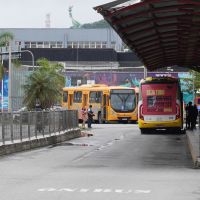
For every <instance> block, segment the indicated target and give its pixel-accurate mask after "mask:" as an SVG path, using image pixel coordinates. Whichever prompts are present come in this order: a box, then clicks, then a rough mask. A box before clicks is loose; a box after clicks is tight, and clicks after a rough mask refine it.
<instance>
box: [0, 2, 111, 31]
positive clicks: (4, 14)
mask: <svg viewBox="0 0 200 200" xmlns="http://www.w3.org/2000/svg"><path fill="white" fill-rule="evenodd" d="M111 1H113V0H0V8H1V11H0V28H31V27H32V28H44V27H45V20H46V15H47V14H48V13H49V14H50V20H51V27H52V28H68V27H70V26H72V23H71V20H70V18H69V13H68V8H69V6H73V10H72V14H73V17H74V19H76V20H77V21H78V22H80V23H81V24H83V23H88V22H89V23H90V22H94V21H97V20H101V19H103V17H102V16H101V15H100V14H99V13H97V12H96V11H95V10H93V7H95V6H98V5H101V4H104V3H108V2H111Z"/></svg>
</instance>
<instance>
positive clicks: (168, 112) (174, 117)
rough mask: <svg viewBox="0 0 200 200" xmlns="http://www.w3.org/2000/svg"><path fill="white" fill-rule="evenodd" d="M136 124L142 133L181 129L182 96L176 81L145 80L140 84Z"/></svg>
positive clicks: (171, 79) (173, 79)
mask: <svg viewBox="0 0 200 200" xmlns="http://www.w3.org/2000/svg"><path fill="white" fill-rule="evenodd" d="M138 124H139V128H140V129H141V132H142V133H143V132H146V131H147V130H149V129H175V130H177V131H180V130H181V129H182V127H183V119H182V95H181V91H180V87H179V82H178V80H177V79H175V78H170V77H163V78H147V79H146V80H144V81H142V82H141V84H140V97H139V103H138Z"/></svg>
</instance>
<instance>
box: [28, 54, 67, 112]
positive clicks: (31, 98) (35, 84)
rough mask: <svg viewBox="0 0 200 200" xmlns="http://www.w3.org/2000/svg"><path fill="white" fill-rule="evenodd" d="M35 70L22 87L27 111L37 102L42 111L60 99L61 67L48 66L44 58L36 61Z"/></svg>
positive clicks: (62, 82)
mask: <svg viewBox="0 0 200 200" xmlns="http://www.w3.org/2000/svg"><path fill="white" fill-rule="evenodd" d="M37 65H38V66H39V67H38V69H37V70H35V71H33V73H32V74H31V75H30V76H29V77H28V79H27V81H26V83H25V85H24V93H25V97H24V104H25V105H26V106H27V108H28V109H29V110H32V109H34V108H35V104H36V102H38V101H39V103H40V105H41V107H42V109H46V108H50V107H52V106H53V105H54V104H55V103H57V102H59V101H60V100H61V99H60V98H61V94H62V88H63V87H64V83H65V78H64V76H63V75H61V73H60V72H61V70H62V68H63V66H61V65H59V64H50V63H49V61H48V60H47V59H45V58H42V59H39V60H38V61H37Z"/></svg>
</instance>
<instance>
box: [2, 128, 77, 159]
mask: <svg viewBox="0 0 200 200" xmlns="http://www.w3.org/2000/svg"><path fill="white" fill-rule="evenodd" d="M78 137H81V130H80V129H79V128H77V129H73V130H68V131H66V132H63V133H55V134H52V135H49V136H45V137H43V136H40V137H38V138H34V137H33V138H31V139H30V140H28V139H27V140H24V141H22V142H21V141H14V142H13V143H5V144H3V145H1V146H0V156H2V155H7V154H12V153H16V152H20V151H27V150H30V149H35V148H39V147H44V146H48V145H52V144H57V143H61V142H64V141H67V140H71V139H73V138H78Z"/></svg>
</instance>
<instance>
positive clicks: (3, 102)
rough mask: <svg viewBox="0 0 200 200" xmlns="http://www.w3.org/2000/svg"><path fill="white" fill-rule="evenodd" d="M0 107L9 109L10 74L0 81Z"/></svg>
mask: <svg viewBox="0 0 200 200" xmlns="http://www.w3.org/2000/svg"><path fill="white" fill-rule="evenodd" d="M2 84H3V85H2ZM0 109H1V110H8V74H4V77H3V80H1V81H0Z"/></svg>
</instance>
